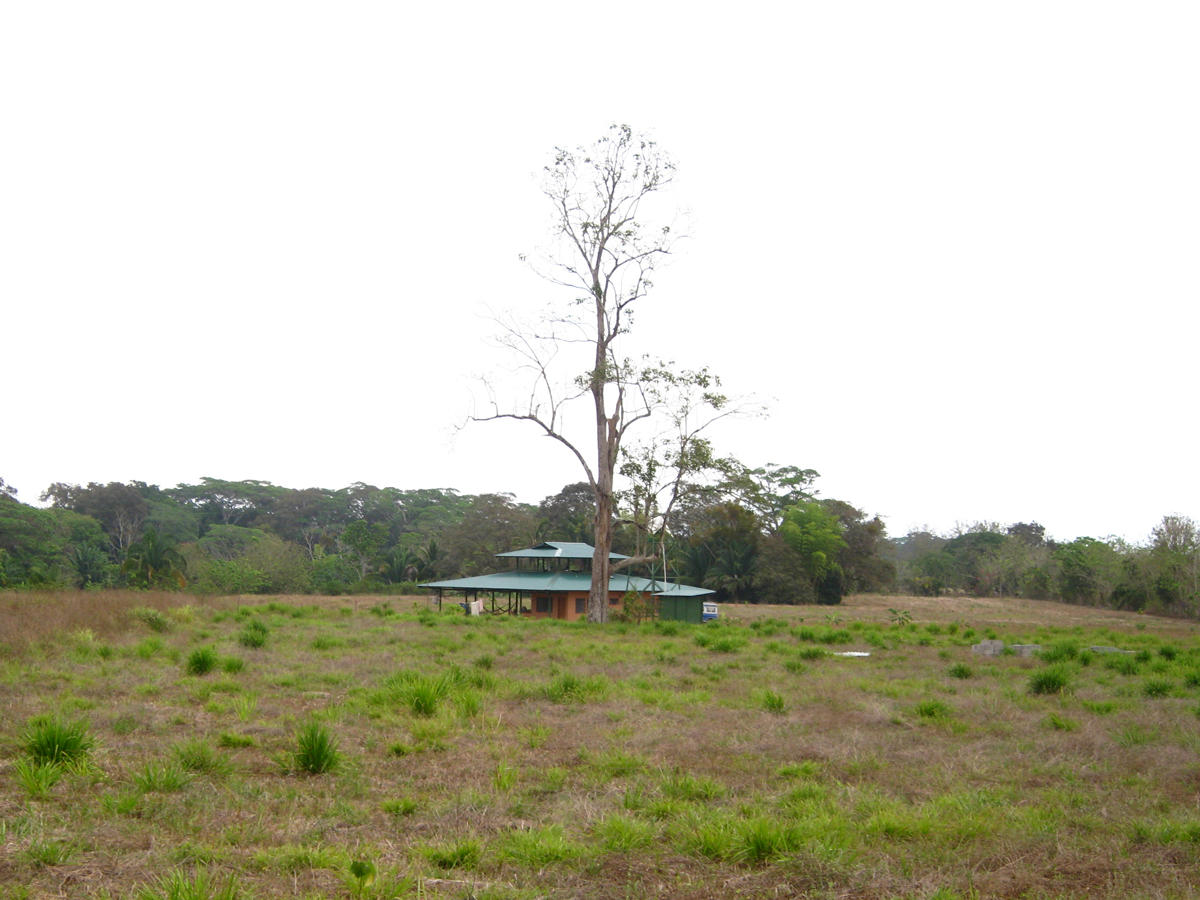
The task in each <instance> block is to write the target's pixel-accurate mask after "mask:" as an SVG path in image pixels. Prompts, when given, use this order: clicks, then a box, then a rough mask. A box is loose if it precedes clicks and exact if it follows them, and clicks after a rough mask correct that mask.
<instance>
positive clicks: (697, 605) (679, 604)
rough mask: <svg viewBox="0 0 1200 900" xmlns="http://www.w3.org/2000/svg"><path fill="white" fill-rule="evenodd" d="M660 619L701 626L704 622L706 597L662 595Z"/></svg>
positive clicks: (659, 611)
mask: <svg viewBox="0 0 1200 900" xmlns="http://www.w3.org/2000/svg"><path fill="white" fill-rule="evenodd" d="M658 617H659V618H660V619H674V620H675V621H677V622H691V623H694V624H696V625H699V624H700V623H701V622H703V621H704V597H703V596H699V597H680V596H672V595H670V594H666V595H662V596H660V597H659V598H658Z"/></svg>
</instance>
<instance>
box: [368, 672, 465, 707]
mask: <svg viewBox="0 0 1200 900" xmlns="http://www.w3.org/2000/svg"><path fill="white" fill-rule="evenodd" d="M453 687H454V679H453V677H452V676H450V675H447V674H442V675H425V674H423V673H421V672H413V671H410V670H405V671H403V672H397V673H396V674H395V675H392V676H390V677H388V678H387V680H385V681H384V683H383V694H382V696H384V697H385V698H386V699H388V700H390V701H392V702H395V703H399V704H400V705H402V706H407V707H408V710H409V712H411V713H412V714H413V715H414V716H420V717H421V718H425V719H428V718H430V717H432V716H434V715H436V713H437V711H438V708H439V707H440V706H441V704H442V701H444V700H445V699H446V698H447V697H448V696H449V695H450V693H451V690H452V688H453Z"/></svg>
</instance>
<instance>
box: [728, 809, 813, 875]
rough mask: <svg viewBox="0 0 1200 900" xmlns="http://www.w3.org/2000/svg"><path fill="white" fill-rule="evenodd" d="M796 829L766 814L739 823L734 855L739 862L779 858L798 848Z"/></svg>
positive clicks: (760, 861)
mask: <svg viewBox="0 0 1200 900" xmlns="http://www.w3.org/2000/svg"><path fill="white" fill-rule="evenodd" d="M799 844H800V841H799V838H798V835H797V833H796V830H795V829H794V828H792V827H789V826H788V825H786V824H784V823H782V822H778V821H776V820H775V819H770V818H767V817H765V816H757V817H755V818H752V819H747V820H745V821H743V822H740V823H738V825H737V827H736V829H735V831H734V840H733V853H732V857H733V859H735V860H736V861H738V862H742V863H750V864H758V863H764V862H768V861H770V860H774V859H779V858H781V857H782V856H784V855H785V854H787V853H789V852H791V851H793V850H795V849H797V848H798V847H799Z"/></svg>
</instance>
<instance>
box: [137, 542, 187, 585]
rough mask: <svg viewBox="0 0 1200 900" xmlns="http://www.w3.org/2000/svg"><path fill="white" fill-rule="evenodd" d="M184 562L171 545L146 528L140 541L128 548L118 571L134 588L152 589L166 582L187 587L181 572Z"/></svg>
mask: <svg viewBox="0 0 1200 900" xmlns="http://www.w3.org/2000/svg"><path fill="white" fill-rule="evenodd" d="M184 568H185V563H184V560H183V557H182V556H181V555H180V553H179V551H178V550H177V549H175V543H174V542H173V541H171V540H170V539H169V538H165V537H163V536H161V535H160V534H159V533H158V532H157V531H155V530H154V529H153V528H147V529H146V530H145V531H144V532H143V533H142V536H141V538H139V539H138V540H137V541H135V542H134V543H133V544H131V545H130V547H129V551H128V552H127V553H126V554H125V562H124V563H123V564H122V565H121V572H122V574H124V575H125V576H126V577H127V578H129V581H130V583H131V584H133V585H135V586H137V587H155V586H157V585H162V584H165V583H167V582H173V583H175V584H178V585H179V587H180V589H182V588H184V587H186V586H187V579H186V578H185V577H184V574H183V571H184Z"/></svg>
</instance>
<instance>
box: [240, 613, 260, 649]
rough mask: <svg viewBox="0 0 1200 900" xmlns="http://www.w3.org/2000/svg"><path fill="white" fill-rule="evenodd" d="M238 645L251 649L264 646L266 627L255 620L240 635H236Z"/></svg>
mask: <svg viewBox="0 0 1200 900" xmlns="http://www.w3.org/2000/svg"><path fill="white" fill-rule="evenodd" d="M238 643H239V644H241V645H242V646H243V647H249V648H251V649H258V648H259V647H264V646H266V643H267V626H266V625H264V624H263V623H262V622H260V621H258V620H257V619H255V620H254V621H253V622H250V623H249V624H248V625H247V626H246V627H245V628H243V629H242V633H241V634H239V635H238Z"/></svg>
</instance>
